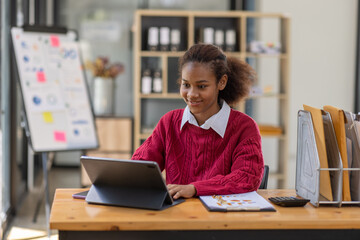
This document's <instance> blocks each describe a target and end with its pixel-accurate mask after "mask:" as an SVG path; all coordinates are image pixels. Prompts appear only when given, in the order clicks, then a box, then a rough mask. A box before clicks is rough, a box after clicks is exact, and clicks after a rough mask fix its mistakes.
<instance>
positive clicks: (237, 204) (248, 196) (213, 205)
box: [200, 191, 276, 212]
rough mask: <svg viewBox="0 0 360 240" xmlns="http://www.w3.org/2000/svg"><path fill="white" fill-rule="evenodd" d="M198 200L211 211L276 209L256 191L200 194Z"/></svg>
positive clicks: (271, 210)
mask: <svg viewBox="0 0 360 240" xmlns="http://www.w3.org/2000/svg"><path fill="white" fill-rule="evenodd" d="M200 200H201V202H202V203H203V204H204V206H205V207H206V208H207V209H208V210H209V211H211V212H212V211H214V212H229V211H270V212H275V211H276V210H275V208H274V207H273V206H272V204H271V203H269V202H268V201H266V200H265V199H264V198H263V197H262V196H260V195H259V194H258V193H257V192H256V191H254V192H249V193H241V194H230V195H212V196H200Z"/></svg>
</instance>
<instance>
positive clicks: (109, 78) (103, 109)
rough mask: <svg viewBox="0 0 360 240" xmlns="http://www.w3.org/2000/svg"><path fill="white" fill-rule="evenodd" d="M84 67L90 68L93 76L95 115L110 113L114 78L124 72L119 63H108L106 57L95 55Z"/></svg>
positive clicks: (111, 111) (122, 66) (111, 110)
mask: <svg viewBox="0 0 360 240" xmlns="http://www.w3.org/2000/svg"><path fill="white" fill-rule="evenodd" d="M86 68H87V69H89V70H91V72H92V74H93V76H94V77H95V78H94V98H93V107H94V112H95V115H111V114H112V113H113V95H114V81H115V78H116V77H117V76H118V75H119V74H121V73H123V72H124V65H123V64H121V63H112V64H110V62H109V59H108V58H107V57H97V58H96V59H95V61H94V62H87V63H86Z"/></svg>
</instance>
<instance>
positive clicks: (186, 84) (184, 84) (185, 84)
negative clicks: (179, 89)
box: [182, 83, 190, 88]
mask: <svg viewBox="0 0 360 240" xmlns="http://www.w3.org/2000/svg"><path fill="white" fill-rule="evenodd" d="M182 85H183V86H184V87H186V88H188V87H189V86H190V85H189V84H188V83H183V84H182Z"/></svg>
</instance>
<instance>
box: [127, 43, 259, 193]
mask: <svg viewBox="0 0 360 240" xmlns="http://www.w3.org/2000/svg"><path fill="white" fill-rule="evenodd" d="M179 74H180V76H181V79H180V84H181V86H180V94H181V96H182V97H183V99H184V101H185V103H186V104H187V107H186V108H185V109H177V110H173V111H170V112H168V113H166V114H165V115H164V116H163V117H162V118H161V119H160V121H159V122H158V124H157V126H156V128H155V129H154V131H153V133H152V135H151V136H150V137H149V138H148V139H147V140H146V141H145V142H144V143H143V144H142V145H141V146H140V147H139V148H138V149H137V150H136V152H135V153H134V155H133V156H132V159H137V160H151V161H156V162H157V163H158V164H159V166H160V168H161V170H163V169H166V182H167V184H168V185H167V186H168V189H169V192H170V194H171V195H172V196H173V197H174V199H177V198H180V197H183V198H190V197H193V196H200V195H213V194H232V193H244V192H250V191H255V190H257V188H258V187H259V185H260V182H261V179H262V174H263V169H264V161H263V156H262V151H261V138H260V134H259V129H258V127H257V124H256V123H255V121H254V120H253V119H251V118H250V117H249V116H247V115H245V114H243V113H241V112H238V111H236V110H233V109H231V108H230V107H229V105H232V104H234V103H236V102H238V101H239V100H240V99H241V98H243V97H245V96H246V95H247V94H248V92H249V87H250V85H251V82H252V80H253V79H254V77H255V73H254V71H253V69H252V68H251V67H250V66H249V65H248V64H247V63H245V62H241V61H240V60H238V59H236V58H233V57H226V56H225V54H224V53H223V52H222V51H221V50H220V49H219V48H218V47H216V46H213V45H209V44H196V45H194V46H192V47H191V48H190V49H189V50H188V51H187V52H186V53H185V54H184V56H183V57H182V58H181V59H180V61H179Z"/></svg>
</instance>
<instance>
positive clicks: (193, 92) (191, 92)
mask: <svg viewBox="0 0 360 240" xmlns="http://www.w3.org/2000/svg"><path fill="white" fill-rule="evenodd" d="M188 96H190V97H197V96H199V92H198V91H197V90H196V89H195V88H190V89H189V92H188Z"/></svg>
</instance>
